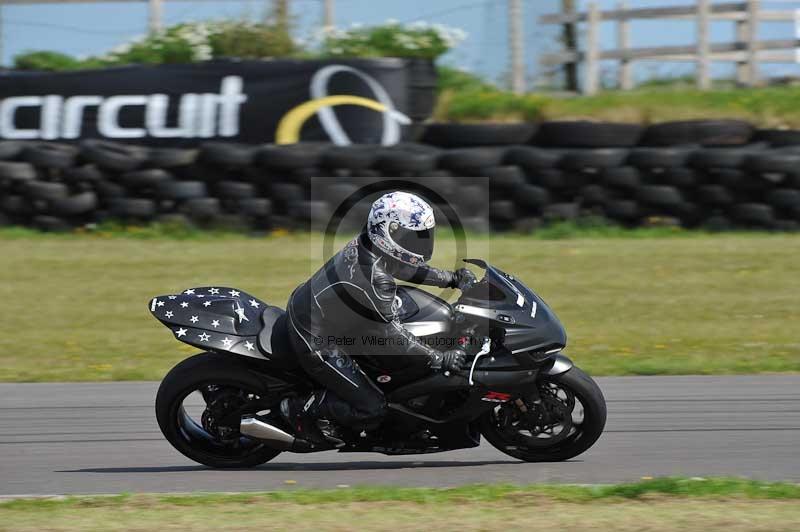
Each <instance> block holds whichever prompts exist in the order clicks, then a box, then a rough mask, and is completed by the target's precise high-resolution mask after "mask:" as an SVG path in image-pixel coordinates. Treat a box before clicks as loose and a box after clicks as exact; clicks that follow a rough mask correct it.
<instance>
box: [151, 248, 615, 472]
mask: <svg viewBox="0 0 800 532" xmlns="http://www.w3.org/2000/svg"><path fill="white" fill-rule="evenodd" d="M466 262H469V263H471V264H474V265H476V266H478V267H480V268H482V269H484V270H485V275H484V277H483V279H482V280H481V281H480V282H478V283H477V284H476V285H475V286H473V287H472V288H471V289H469V290H467V291H465V292H463V293H462V294H461V297H460V298H459V299H458V301H457V302H456V303H455V304H454V305H450V304H448V303H447V302H446V301H444V300H442V299H441V298H439V297H436V296H434V295H432V294H430V293H428V292H426V291H423V290H420V289H417V288H414V287H410V286H400V287H398V290H397V295H398V297H399V298H400V302H401V305H400V310H399V312H400V313H401V319H402V321H403V323H404V325H405V327H407V328H408V329H409V330H410V331H411V332H413V333H414V334H415V335H416V336H418V337H420V338H422V339H424V340H425V341H426V342H428V343H429V345H432V346H435V347H439V348H440V349H443V348H452V347H454V346H461V347H462V348H464V349H465V350H466V351H467V353H468V355H469V357H468V362H469V368H468V369H464V370H462V371H458V372H443V373H442V372H436V373H430V372H427V371H426V372H425V374H423V375H420V374H419V373H418V372H416V371H414V372H410V373H409V372H408V371H406V370H403V369H401V370H396V371H387V370H386V369H384V368H381V367H380V360H376V359H379V358H380V357H369V356H361V357H359V356H356V358H357V359H358V362H359V365H360V366H361V368H362V369H363V370H364V372H365V373H367V375H369V376H370V377H371V378H372V379H373V381H374V382H375V383H376V384H377V385H378V386H379V387H380V388H381V389H382V390H383V392H384V394H385V395H386V400H387V403H388V414H387V415H386V417H385V418H384V419H383V421H382V423H381V425H380V426H379V427H378V428H377V429H374V430H370V431H368V432H365V431H361V432H356V431H351V430H348V429H346V428H342V427H336V426H333V425H332V424H330V423H326V422H325V421H322V422H320V425H321V429H322V431H323V433H324V434H326V436H329V437H330V439H331V441H336V442H338V443H337V446H338V450H339V451H340V452H378V453H383V454H389V455H400V454H419V453H432V452H441V451H450V450H454V449H463V448H468V447H476V446H477V445H478V444H479V443H480V437H481V435H483V436H484V437H485V438H486V439H487V440H488V441H489V442H490V443H491V444H492V445H493V446H495V447H496V448H497V449H499V450H500V451H502V452H504V453H506V454H508V455H510V456H513V457H515V458H518V459H521V460H525V461H528V462H549V461H561V460H567V459H569V458H572V457H574V456H577V455H578V454H580V453H582V452H584V451H585V450H586V449H588V448H589V447H591V445H592V444H593V443H594V442H595V441H597V438H599V437H600V434H601V433H602V432H603V427H604V426H605V422H606V404H605V399H604V398H603V394H602V392H601V391H600V388H599V387H598V386H597V384H596V383H595V382H594V381H593V380H592V379H591V378H590V377H589V376H588V375H586V374H585V373H584V372H583V371H581V370H580V369H579V368H577V367H575V366H574V365H573V364H572V362H571V361H570V360H569V359H568V358H567V357H566V356H564V355H563V354H562V353H561V351H562V349H563V348H564V347H565V345H566V333H565V331H564V328H563V326H562V325H561V323H560V322H559V321H558V319H557V318H556V316H555V314H554V313H553V312H552V311H551V310H550V308H549V307H548V306H547V305H546V304H545V302H544V301H543V300H542V299H541V298H539V297H538V296H537V295H536V294H535V293H534V292H533V291H532V290H530V289H529V288H527V287H526V286H525V285H523V284H522V283H521V282H520V281H519V280H517V279H515V278H514V277H513V276H511V275H508V274H506V273H504V272H502V271H500V270H498V269H497V268H494V267H493V266H491V265H489V264H487V263H486V262H484V261H482V260H476V259H470V260H467V261H466ZM150 312H151V313H152V314H153V316H155V318H156V319H158V320H159V321H160V322H161V323H163V324H164V325H166V326H167V327H169V328H170V329H171V330H172V332H173V334H174V335H175V337H176V338H177V339H178V340H180V341H182V342H185V343H188V344H190V345H192V346H195V347H199V348H203V349H206V351H204V352H202V353H199V354H197V355H195V356H193V357H191V358H188V359H186V360H184V361H182V362H180V363H179V364H178V365H177V366H175V367H174V368H172V370H171V371H170V372H169V373H168V374H167V376H166V377H165V378H164V380H163V381H162V382H161V386H160V387H159V389H158V395H157V397H156V416H157V418H158V425H159V427H160V428H161V432H162V433H163V434H164V436H165V437H166V438H167V440H168V441H169V442H170V443H171V444H172V445H173V446H174V447H175V448H176V449H177V450H178V451H180V452H181V453H183V454H184V455H186V456H187V457H189V458H191V459H192V460H194V461H196V462H199V463H201V464H205V465H208V466H211V467H252V466H256V465H258V464H262V463H264V462H267V461H269V460H271V459H272V458H274V457H276V456H277V455H278V454H279V453H280V452H282V451H292V452H313V451H315V450H318V448H312V447H311V446H310V445H309V443H308V442H306V441H305V440H302V439H300V438H297V437H295V436H294V435H293V430H292V427H291V426H289V425H288V424H287V423H285V421H284V420H283V418H282V417H281V416H280V412H279V404H280V401H281V400H282V399H283V398H284V397H286V396H288V395H301V396H302V395H308V394H310V393H311V391H312V390H313V389H314V388H316V387H318V386H315V384H314V383H313V382H311V381H310V380H309V379H308V377H306V376H305V375H304V374H303V371H302V370H301V368H300V367H299V366H298V365H297V363H296V362H295V360H294V357H293V356H292V353H291V349H290V348H289V342H288V339H287V328H286V327H287V322H286V314H285V312H284V311H283V310H282V309H280V308H278V307H275V306H272V305H269V304H267V303H265V302H263V301H261V300H259V299H257V298H255V297H253V296H251V295H249V294H247V293H245V292H243V291H241V290H236V289H233V288H223V287H202V288H192V289H189V290H186V291H184V292H183V293H182V294H177V295H167V296H159V297H156V298H154V299H152V300H151V301H150ZM231 355H239V356H231Z"/></svg>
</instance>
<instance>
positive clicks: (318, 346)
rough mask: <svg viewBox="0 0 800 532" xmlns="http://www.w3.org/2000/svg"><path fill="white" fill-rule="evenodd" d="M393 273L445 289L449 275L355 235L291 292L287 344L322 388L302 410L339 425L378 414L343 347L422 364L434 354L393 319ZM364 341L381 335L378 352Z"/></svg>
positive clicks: (376, 400) (374, 390)
mask: <svg viewBox="0 0 800 532" xmlns="http://www.w3.org/2000/svg"><path fill="white" fill-rule="evenodd" d="M389 261H391V262H389ZM390 270H391V273H390ZM395 278H397V279H400V280H403V281H410V282H413V283H416V284H427V285H433V286H439V287H442V288H446V287H450V286H452V285H453V283H454V279H455V276H454V274H453V273H451V272H448V271H443V270H439V269H436V268H432V267H429V266H422V267H414V266H406V265H403V264H401V263H398V262H397V261H394V260H393V259H388V258H387V257H386V256H385V255H383V254H380V253H379V252H378V251H377V250H375V248H374V247H373V245H372V243H371V242H370V241H369V238H368V237H367V235H366V233H365V232H362V233H361V234H360V235H358V236H357V237H356V238H354V239H353V240H351V241H350V242H349V243H348V244H347V245H346V246H345V247H344V249H342V250H341V251H339V252H338V253H337V254H336V255H334V256H333V257H332V258H331V259H330V260H329V261H328V262H327V263H325V265H324V266H323V267H322V268H320V270H319V271H317V272H316V273H315V274H314V275H313V276H312V277H311V279H309V280H308V281H306V282H305V283H304V284H302V285H300V286H299V287H298V288H297V289H295V291H294V292H293V293H292V295H291V297H290V298H289V303H288V305H287V311H288V318H289V319H288V327H289V336H290V339H291V341H292V347H293V349H294V351H295V354H296V355H297V358H298V361H299V363H300V365H301V366H302V367H303V369H304V370H305V371H306V373H307V374H308V375H309V376H310V377H311V378H312V379H314V380H315V381H316V382H318V383H319V384H321V385H322V386H323V387H324V388H325V392H324V393H321V394H315V395H314V399H313V400H311V401H310V403H309V404H306V410H309V409H311V410H312V412H309V413H313V414H314V415H316V416H318V417H322V418H327V419H331V420H334V421H337V422H339V423H341V424H343V425H347V426H364V425H367V424H369V423H370V421H373V422H374V421H376V420H377V419H379V418H380V417H382V416H383V414H384V411H385V408H386V404H385V400H384V397H383V393H382V392H381V391H380V390H379V389H378V387H377V386H376V385H375V384H374V383H373V382H372V381H371V380H370V379H369V378H368V377H367V376H366V375H365V374H364V372H363V371H362V370H361V369H360V368H359V366H358V364H357V362H356V361H355V360H353V358H352V357H351V355H350V353H349V352H357V353H364V352H365V351H370V350H372V351H373V352H372V353H370V354H371V355H376V354H383V355H387V356H393V357H398V356H399V357H403V358H404V359H405V360H406V361H407V362H410V363H412V364H420V365H426V366H427V365H429V364H430V362H431V359H432V358H433V357H435V356H440V355H439V353H438V351H436V350H434V349H432V348H431V347H429V346H427V345H425V344H424V343H422V342H420V341H419V340H418V339H417V338H416V337H415V336H414V335H413V334H411V333H410V332H409V331H408V330H406V329H405V328H404V327H403V326H402V324H401V323H400V320H399V319H398V317H397V309H398V308H397V304H396V303H395V295H396V294H395V291H396V289H397V285H396V284H395ZM370 338H383V339H385V340H384V341H383V342H382V345H383V346H384V347H383V348H379V349H383V351H382V352H375V351H376V348H375V347H374V344H372V347H370V346H369V345H365V342H367V344H369V339H370ZM345 349H347V351H346V350H345ZM392 362H393V363H396V362H397V360H396V359H393V360H392Z"/></svg>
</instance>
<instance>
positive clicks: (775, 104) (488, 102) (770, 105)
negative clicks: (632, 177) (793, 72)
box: [434, 69, 800, 128]
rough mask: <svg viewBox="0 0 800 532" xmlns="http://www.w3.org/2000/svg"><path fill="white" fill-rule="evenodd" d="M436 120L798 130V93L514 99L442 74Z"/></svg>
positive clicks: (670, 89)
mask: <svg viewBox="0 0 800 532" xmlns="http://www.w3.org/2000/svg"><path fill="white" fill-rule="evenodd" d="M439 89H440V92H439V98H438V100H437V106H436V109H435V111H434V117H435V119H436V120H439V121H453V122H476V121H484V120H491V121H500V122H503V121H513V122H515V121H536V120H572V119H591V120H608V121H613V122H632V123H641V124H650V123H654V122H665V121H671V120H690V119H712V118H739V119H743V120H748V121H750V122H752V123H753V124H756V125H757V126H760V127H794V128H798V127H800V89H798V88H797V87H791V86H786V87H766V88H753V89H742V88H728V89H717V90H709V91H699V90H696V89H694V88H692V87H687V86H682V85H680V84H677V85H676V84H667V85H665V86H646V87H642V88H639V89H637V90H632V91H619V90H610V91H605V92H601V93H600V94H598V95H595V96H581V97H554V96H551V95H548V94H547V93H528V94H523V95H516V94H513V93H510V92H506V91H502V90H499V89H497V88H496V87H494V86H492V85H490V84H487V83H485V82H483V81H481V80H480V79H478V78H476V77H475V76H473V75H470V74H466V73H463V72H458V71H454V70H452V69H444V70H443V71H441V72H440V80H439Z"/></svg>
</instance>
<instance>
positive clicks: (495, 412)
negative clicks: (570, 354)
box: [479, 367, 606, 462]
mask: <svg viewBox="0 0 800 532" xmlns="http://www.w3.org/2000/svg"><path fill="white" fill-rule="evenodd" d="M537 385H538V387H539V390H538V394H534V397H535V396H538V402H534V401H531V400H530V398H520V400H522V401H523V404H525V405H526V408H527V409H528V410H529V412H530V414H529V415H528V416H526V414H525V413H524V412H522V411H521V409H520V407H519V406H518V403H516V402H515V401H509V402H507V403H503V404H501V405H498V406H497V407H495V408H494V409H492V410H490V411H489V412H487V413H486V414H484V415H483V416H482V417H481V418H480V420H479V427H480V431H481V434H483V436H484V437H485V438H486V440H487V441H489V443H491V444H492V445H493V446H494V447H495V448H496V449H498V450H499V451H501V452H503V453H505V454H507V455H509V456H512V457H514V458H518V459H520V460H524V461H526V462H561V461H564V460H569V459H570V458H573V457H575V456H578V455H579V454H581V453H583V452H584V451H586V450H587V449H588V448H589V447H591V446H592V445H593V444H594V443H595V442H596V441H597V439H598V438H599V437H600V435H601V434H602V433H603V428H604V427H605V424H606V402H605V398H604V397H603V392H601V391H600V388H599V387H598V386H597V383H595V382H594V380H592V378H591V377H589V376H588V375H587V374H586V373H584V372H583V371H582V370H581V369H580V368H577V367H573V368H571V369H570V370H569V371H567V372H566V373H562V374H561V375H556V376H553V377H544V378H542V379H541V380H540V381H538V382H537ZM578 405H580V407H581V408H582V415H579V414H580V413H578V412H576V411H577V410H578ZM536 409H540V410H541V411H542V412H546V413H547V414H548V415H549V416H550V418H546V419H548V420H547V421H542V420H541V419H539V420H537V421H531V418H536V414H538V412H535V410H536Z"/></svg>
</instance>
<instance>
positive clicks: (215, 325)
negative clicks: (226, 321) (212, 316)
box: [211, 320, 219, 328]
mask: <svg viewBox="0 0 800 532" xmlns="http://www.w3.org/2000/svg"><path fill="white" fill-rule="evenodd" d="M211 326H212V327H214V328H217V327H219V320H214V321H212V322H211Z"/></svg>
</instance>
